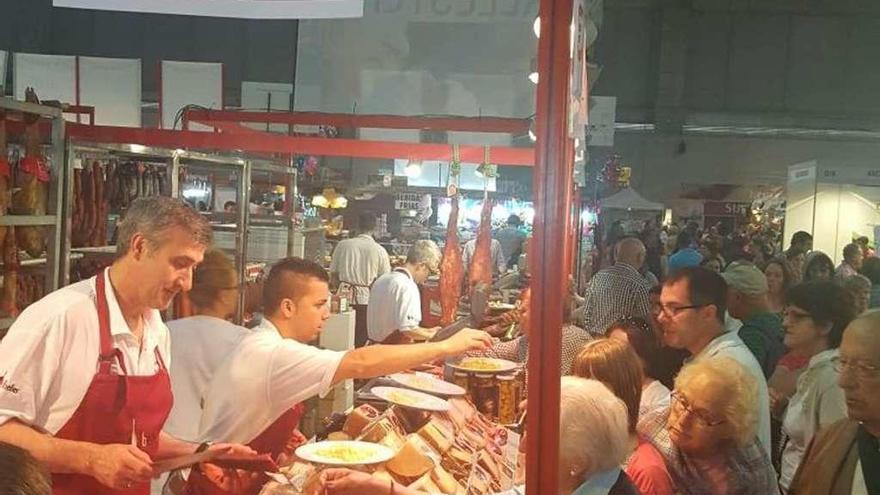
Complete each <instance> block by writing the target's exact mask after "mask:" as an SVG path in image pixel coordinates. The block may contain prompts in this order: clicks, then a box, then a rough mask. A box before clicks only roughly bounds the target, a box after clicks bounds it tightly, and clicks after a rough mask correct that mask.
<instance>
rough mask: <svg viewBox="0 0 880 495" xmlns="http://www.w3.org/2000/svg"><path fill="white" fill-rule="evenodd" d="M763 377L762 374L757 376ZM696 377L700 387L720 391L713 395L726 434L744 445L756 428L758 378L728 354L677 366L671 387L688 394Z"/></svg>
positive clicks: (689, 394)
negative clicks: (677, 371) (679, 367)
mask: <svg viewBox="0 0 880 495" xmlns="http://www.w3.org/2000/svg"><path fill="white" fill-rule="evenodd" d="M761 379H762V380H763V377H762V378H761ZM698 380H699V382H700V384H701V385H702V386H703V388H704V389H705V388H707V386H708V388H711V389H713V390H720V391H722V392H721V393H720V394H717V395H715V397H718V400H720V401H722V403H721V404H718V406H720V410H721V413H722V415H723V418H721V419H723V420H724V421H726V428H727V430H728V431H727V434H728V437H729V438H730V439H731V440H733V442H734V443H735V444H736V445H737V446H743V445H747V444H748V443H749V442H751V441H752V440H753V439H754V438H755V432H756V431H757V429H758V420H759V410H758V394H759V388H758V380H757V379H756V378H755V376H753V375H752V374H751V373H750V372H749V371H748V370H747V369H746V368H745V367H744V366H743V365H742V364H740V363H739V361H737V360H735V359H733V358H730V357H715V358H711V359H697V360H694V361H692V362H691V363H690V364H688V365H687V366H685V367H684V368H682V369H681V371H680V372H679V373H678V376H677V377H676V378H675V390H676V391H679V392H683V393H685V396H689V397H690V396H691V394H694V393H695V391H693V390H692V389H691V387H692V385H694V383H695V382H697V381H698Z"/></svg>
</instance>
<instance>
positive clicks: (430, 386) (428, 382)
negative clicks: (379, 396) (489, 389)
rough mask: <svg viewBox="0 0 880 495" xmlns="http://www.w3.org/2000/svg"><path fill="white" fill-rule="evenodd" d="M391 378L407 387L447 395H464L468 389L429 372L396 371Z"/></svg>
mask: <svg viewBox="0 0 880 495" xmlns="http://www.w3.org/2000/svg"><path fill="white" fill-rule="evenodd" d="M388 378H390V379H391V380H393V381H394V382H396V383H398V384H399V385H401V386H404V387H406V388H411V389H415V390H418V391H420V392H425V393H427V394H434V395H442V396H447V397H452V396H459V395H464V394H466V393H467V391H466V390H465V389H463V388H461V387H459V386H458V385H456V384H454V383H449V382H444V381H443V380H441V379H439V378H436V377H434V376H432V375H429V374H427V373H395V374H393V375H391V376H389V377H388Z"/></svg>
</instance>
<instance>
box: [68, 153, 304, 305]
mask: <svg viewBox="0 0 880 495" xmlns="http://www.w3.org/2000/svg"><path fill="white" fill-rule="evenodd" d="M67 145H68V146H67V166H66V167H65V174H64V179H65V187H64V202H63V208H62V211H63V215H62V216H63V222H64V232H65V236H64V238H63V243H62V244H63V245H62V251H63V254H64V255H65V256H63V260H65V261H64V263H63V268H62V270H61V280H62V284H64V285H66V284H67V283H69V279H70V268H71V263H70V259H75V258H76V257H77V256H82V255H94V254H112V253H114V252H115V246H98V247H83V248H72V247H71V245H70V233H71V223H72V218H71V216H72V212H73V199H74V198H73V170H74V165H75V160H76V159H77V158H79V157H82V156H83V155H90V154H99V155H103V156H107V157H108V158H109V157H118V158H121V159H125V158H127V159H133V160H138V159H141V160H145V161H146V160H149V161H151V162H152V163H155V164H158V163H166V164H167V166H168V167H169V171H168V177H169V179H170V182H171V187H170V193H171V197H175V198H179V197H181V195H182V193H183V191H182V184H181V177H182V173H183V172H184V170H185V169H186V168H192V169H196V170H212V171H221V170H226V171H231V172H234V173H235V174H236V175H237V177H238V188H237V195H236V202H237V203H238V204H239V205H242V207H240V208H238V215H237V217H236V218H235V221H234V222H233V223H229V222H228V221H227V222H218V221H213V222H212V225H213V228H214V231H215V232H222V231H226V232H229V231H231V232H234V233H235V248H234V250H230V251H231V252H230V254H231V255H232V256H233V258H234V262H235V266H236V268H237V270H238V272H239V273H238V276H239V283H240V285H241V287H244V286H245V282H246V281H247V277H248V275H247V272H248V262H249V261H250V260H249V258H248V240H249V228H250V226H251V225H252V224H253V225H257V226H266V225H271V226H279V225H284V226H287V228H288V232H289V235H288V246H287V252H288V254H290V253H292V252H293V238H294V236H293V231H294V225H293V221H292V220H291V219H292V218H293V214H292V212H293V211H295V208H294V200H295V198H296V191H297V180H296V178H297V176H296V169H295V168H290V167H285V166H281V165H278V164H277V163H275V162H270V161H266V160H257V159H247V158H242V157H239V156H231V155H214V154H207V153H199V152H193V151H187V150H182V149H169V148H158V147H149V146H142V145H139V144H107V143H93V142H79V141H77V142H74V141H68V143H67ZM254 171H257V172H270V173H275V174H285V175H286V177H287V179H288V180H287V183H286V184H285V185H286V186H287V187H286V188H285V190H286V193H285V195H286V197H285V199H286V201H285V204H287V205H288V207H289V211H285V214H284V216H283V217H281V218H269V217H266V218H263V217H259V216H255V217H254V218H251V215H250V213H249V211H248V208H247V207H246V206H247V205H248V204H249V203H250V199H251V195H250V190H251V174H252V173H253V172H254ZM214 220H216V219H214ZM227 220H228V218H227ZM239 302H240V303H239V310H238V314H237V315H236V320H237V321H238V322H241V321H242V320H243V316H244V315H243V312H244V302H245V291H244V290H242V291H241V292H240V294H239Z"/></svg>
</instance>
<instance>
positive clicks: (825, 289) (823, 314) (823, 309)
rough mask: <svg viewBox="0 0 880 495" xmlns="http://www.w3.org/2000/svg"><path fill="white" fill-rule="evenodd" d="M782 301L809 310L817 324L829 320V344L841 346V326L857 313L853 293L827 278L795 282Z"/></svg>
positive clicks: (825, 322)
mask: <svg viewBox="0 0 880 495" xmlns="http://www.w3.org/2000/svg"><path fill="white" fill-rule="evenodd" d="M785 303H786V304H790V305H794V306H797V307H799V308H801V309H803V310H804V311H806V312H807V313H809V314H810V318H812V319H813V321H815V322H816V323H818V324H820V325H827V324H829V323H830V324H831V332H829V333H828V347H830V348H832V349H836V348H838V347H840V340H841V338H843V330H844V329H845V328H846V327H847V325H849V323H850V322H851V321H852V320H853V318H855V317H856V306H855V301H854V300H853V296H852V293H851V292H850V291H848V290H846V289H844V288H843V287H841V286H840V285H838V284H836V283H834V282H831V281H829V280H816V281H813V282H804V283H802V284H798V285H795V286H794V287H792V288H791V289H789V290H788V292H786V294H785Z"/></svg>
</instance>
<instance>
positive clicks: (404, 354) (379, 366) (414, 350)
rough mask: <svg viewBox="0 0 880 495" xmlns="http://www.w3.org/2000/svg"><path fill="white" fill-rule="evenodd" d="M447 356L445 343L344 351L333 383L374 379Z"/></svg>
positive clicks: (381, 346) (378, 346)
mask: <svg viewBox="0 0 880 495" xmlns="http://www.w3.org/2000/svg"><path fill="white" fill-rule="evenodd" d="M450 356H451V354H450V351H449V349H448V347H447V346H446V344H445V343H444V342H427V343H424V344H410V345H371V346H367V347H361V348H359V349H354V350H352V351H349V352H348V353H346V354H345V357H343V358H342V362H341V363H340V364H339V369H337V370H336V375H335V376H334V377H333V383H338V382H340V381H342V380H347V379H349V378H373V377H376V376H383V375H387V374H390V373H397V372H399V371H404V370H408V369H410V368H413V367H415V366H418V365H420V364H424V363H427V362H429V361H433V360H435V359H443V358H447V357H450Z"/></svg>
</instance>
